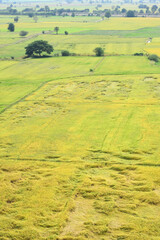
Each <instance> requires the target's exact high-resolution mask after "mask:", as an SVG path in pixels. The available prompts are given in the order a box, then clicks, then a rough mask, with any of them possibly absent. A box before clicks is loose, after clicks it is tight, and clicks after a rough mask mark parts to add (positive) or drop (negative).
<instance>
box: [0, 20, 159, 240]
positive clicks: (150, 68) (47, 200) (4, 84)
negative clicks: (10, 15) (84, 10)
mask: <svg viewBox="0 0 160 240" xmlns="http://www.w3.org/2000/svg"><path fill="white" fill-rule="evenodd" d="M56 19H57V20H56V21H57V23H58V25H59V26H61V27H62V28H63V27H64V28H65V26H67V24H68V22H67V21H66V22H65V25H64V22H63V21H65V20H63V21H61V20H60V21H59V20H58V19H59V18H56ZM75 19H76V18H75ZM125 20H126V22H125V23H124V24H123V23H122V22H121V20H120V19H112V18H111V19H110V20H109V21H104V22H100V23H96V24H95V23H94V24H93V23H91V22H88V23H86V26H87V27H86V28H85V27H84V25H85V24H83V23H82V24H80V23H79V22H78V20H77V22H74V23H69V24H71V25H72V27H71V28H72V30H73V28H76V29H77V30H76V31H77V33H78V31H79V29H80V28H82V29H83V30H84V29H85V30H86V29H90V30H91V26H92V27H93V28H94V29H95V30H96V29H97V30H99V29H101V30H103V29H108V28H109V27H108V26H109V24H110V28H111V29H114V30H119V29H121V28H122V29H124V30H134V29H140V28H141V27H142V28H143V27H144V28H145V27H155V26H158V25H159V19H148V18H146V19H141V20H142V21H141V20H140V21H139V19H137V18H136V19H125ZM0 21H1V20H0ZM25 21H26V20H25ZM25 21H24V23H18V24H19V25H18V24H17V26H19V29H21V27H20V26H23V27H24V28H25V29H29V28H32V30H33V32H34V29H35V27H34V26H35V25H34V24H33V25H34V26H32V24H31V23H29V22H28V23H27V22H25ZM49 21H50V26H51V25H52V22H51V20H49ZM123 21H124V19H123ZM138 21H139V22H138ZM116 23H117V27H116ZM105 24H106V25H105ZM118 24H119V25H118ZM37 25H38V27H37V32H38V31H42V28H43V27H44V26H47V25H46V23H45V22H43V25H42V28H41V27H40V23H38V24H37ZM53 25H54V24H53ZM80 25H81V27H80ZM0 26H1V25H0ZM129 26H130V28H129ZM3 27H4V25H2V28H3ZM23 27H22V28H23ZM40 28H41V29H40ZM17 29H18V27H17ZM3 30H4V29H3ZM23 30H24V29H23ZM11 34H12V33H11ZM1 36H2V37H1ZM12 36H13V38H12V37H11V36H10V33H8V32H5V30H4V32H2V31H1V32H0V44H1V45H3V44H5V40H4V39H5V38H6V39H8V42H6V44H7V43H8V44H10V45H8V46H5V47H1V48H0V56H1V58H2V59H4V58H5V60H1V61H0V132H1V134H0V239H1V240H86V239H89V240H122V239H125V240H144V239H147V240H159V239H160V170H159V167H160V158H159V156H160V148H159V142H160V65H159V63H153V62H151V61H149V60H148V59H147V56H140V57H137V56H133V54H134V53H135V52H144V53H146V52H150V51H151V52H152V50H155V53H156V54H158V49H159V38H158V37H157V38H153V40H152V42H151V43H150V44H146V40H147V38H145V37H135V38H134V37H124V36H122V37H118V36H111V35H109V36H106V35H81V34H77V35H75V34H73V35H72V34H69V35H68V36H64V35H61V34H60V35H58V36H56V35H48V34H44V35H39V36H37V37H35V38H34V39H26V41H25V42H21V43H19V44H15V42H16V41H17V38H18V32H15V33H13V35H12ZM3 37H4V38H3ZM36 39H37V40H40V39H42V40H47V41H48V42H49V43H50V44H52V45H53V47H54V49H55V53H59V52H60V51H61V50H63V49H68V50H69V51H71V52H75V53H77V54H80V55H83V56H75V57H74V56H72V57H48V58H39V59H38V58H37V59H35V58H33V59H31V58H28V59H22V56H23V55H24V47H25V46H26V45H27V44H28V43H29V42H32V41H33V40H36ZM97 46H101V47H104V48H105V56H104V57H95V56H93V49H94V48H95V47H97ZM156 49H157V50H156ZM87 55H89V56H87ZM9 56H15V59H14V60H10V59H9ZM7 58H8V59H7ZM91 70H92V71H91Z"/></svg>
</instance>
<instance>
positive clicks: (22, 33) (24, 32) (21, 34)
mask: <svg viewBox="0 0 160 240" xmlns="http://www.w3.org/2000/svg"><path fill="white" fill-rule="evenodd" d="M27 34H28V32H27V31H20V33H19V35H20V36H21V37H25V36H26V35H27Z"/></svg>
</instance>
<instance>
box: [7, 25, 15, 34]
mask: <svg viewBox="0 0 160 240" xmlns="http://www.w3.org/2000/svg"><path fill="white" fill-rule="evenodd" d="M8 30H9V31H10V32H14V30H15V26H14V24H13V23H9V25H8Z"/></svg>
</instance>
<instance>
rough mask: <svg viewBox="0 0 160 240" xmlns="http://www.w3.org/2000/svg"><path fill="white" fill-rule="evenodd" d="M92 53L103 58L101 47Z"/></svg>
mask: <svg viewBox="0 0 160 240" xmlns="http://www.w3.org/2000/svg"><path fill="white" fill-rule="evenodd" d="M94 52H95V54H96V56H97V57H100V56H104V50H103V48H101V47H97V48H95V49H94Z"/></svg>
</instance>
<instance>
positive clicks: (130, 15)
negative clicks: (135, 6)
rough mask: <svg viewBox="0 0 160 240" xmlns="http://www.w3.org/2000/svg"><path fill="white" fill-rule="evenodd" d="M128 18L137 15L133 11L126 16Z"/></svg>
mask: <svg viewBox="0 0 160 240" xmlns="http://www.w3.org/2000/svg"><path fill="white" fill-rule="evenodd" d="M126 17H135V13H134V11H132V10H129V11H128V12H127V14H126Z"/></svg>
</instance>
